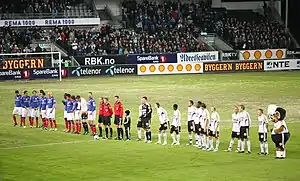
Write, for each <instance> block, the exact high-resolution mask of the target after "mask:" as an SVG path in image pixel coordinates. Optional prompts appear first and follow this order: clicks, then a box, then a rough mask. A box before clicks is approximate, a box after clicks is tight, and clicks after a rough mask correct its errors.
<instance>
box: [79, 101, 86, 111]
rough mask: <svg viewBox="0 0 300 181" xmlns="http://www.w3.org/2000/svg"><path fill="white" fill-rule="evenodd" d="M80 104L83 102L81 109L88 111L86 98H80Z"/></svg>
mask: <svg viewBox="0 0 300 181" xmlns="http://www.w3.org/2000/svg"><path fill="white" fill-rule="evenodd" d="M80 104H81V106H80V107H81V111H82V112H86V111H87V102H86V100H85V99H84V98H81V100H80Z"/></svg>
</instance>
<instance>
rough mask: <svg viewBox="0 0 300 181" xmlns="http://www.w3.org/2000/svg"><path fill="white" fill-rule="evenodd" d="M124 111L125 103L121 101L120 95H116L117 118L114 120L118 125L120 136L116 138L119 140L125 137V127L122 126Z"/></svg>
mask: <svg viewBox="0 0 300 181" xmlns="http://www.w3.org/2000/svg"><path fill="white" fill-rule="evenodd" d="M123 112H124V108H123V104H122V102H121V101H120V98H119V96H115V104H114V113H115V120H114V124H115V125H116V126H117V134H118V137H117V138H116V139H118V140H122V139H123V137H124V132H123V128H122V121H123V120H122V118H123Z"/></svg>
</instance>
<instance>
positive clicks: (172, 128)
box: [170, 125, 180, 134]
mask: <svg viewBox="0 0 300 181" xmlns="http://www.w3.org/2000/svg"><path fill="white" fill-rule="evenodd" d="M174 132H175V133H176V134H179V132H180V131H179V126H178V127H176V126H173V125H172V126H171V130H170V134H173V133H174Z"/></svg>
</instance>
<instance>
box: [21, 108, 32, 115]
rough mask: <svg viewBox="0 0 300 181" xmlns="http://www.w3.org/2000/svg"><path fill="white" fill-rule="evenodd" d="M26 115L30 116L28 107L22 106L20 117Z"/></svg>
mask: <svg viewBox="0 0 300 181" xmlns="http://www.w3.org/2000/svg"><path fill="white" fill-rule="evenodd" d="M27 116H28V117H30V109H29V108H27V109H26V108H23V107H22V117H23V118H25V117H27Z"/></svg>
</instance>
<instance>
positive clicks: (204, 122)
mask: <svg viewBox="0 0 300 181" xmlns="http://www.w3.org/2000/svg"><path fill="white" fill-rule="evenodd" d="M201 109H202V112H201V116H200V126H201V131H200V136H201V142H202V143H201V144H202V150H208V144H207V142H208V140H207V138H208V137H207V133H208V123H209V119H210V116H209V112H208V110H207V109H206V105H205V104H204V103H202V104H201Z"/></svg>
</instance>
